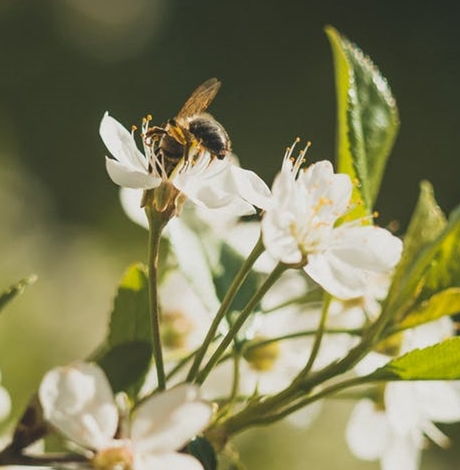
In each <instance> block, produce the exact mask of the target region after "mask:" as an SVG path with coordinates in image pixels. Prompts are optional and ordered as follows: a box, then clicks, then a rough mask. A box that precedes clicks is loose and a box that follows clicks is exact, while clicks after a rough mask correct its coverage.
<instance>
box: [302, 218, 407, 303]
mask: <svg viewBox="0 0 460 470" xmlns="http://www.w3.org/2000/svg"><path fill="white" fill-rule="evenodd" d="M332 236H333V241H332V242H331V244H330V245H329V246H327V247H326V248H325V250H324V251H319V252H318V253H312V254H310V255H309V256H308V265H307V266H306V267H305V271H306V272H307V274H308V275H309V276H311V277H312V278H313V279H314V280H315V281H316V282H317V283H318V284H320V285H321V286H322V287H324V289H326V290H327V291H328V292H329V293H331V294H332V295H334V296H335V297H337V298H339V299H351V298H354V297H361V296H363V295H365V294H366V291H367V289H368V285H369V284H370V283H371V282H372V276H373V275H374V274H373V273H374V272H389V271H390V270H391V269H392V268H393V267H394V266H395V264H396V263H397V262H398V260H399V258H400V256H401V251H402V242H401V240H399V238H397V237H395V236H393V235H391V234H390V232H388V231H387V230H384V229H382V228H378V227H371V226H369V227H339V228H337V229H334V230H333V232H332Z"/></svg>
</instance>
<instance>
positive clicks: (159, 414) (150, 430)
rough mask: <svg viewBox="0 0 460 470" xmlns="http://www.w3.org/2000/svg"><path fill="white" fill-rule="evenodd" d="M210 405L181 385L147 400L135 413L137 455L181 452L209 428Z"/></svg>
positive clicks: (134, 427) (194, 392)
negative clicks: (195, 437) (181, 449)
mask: <svg viewBox="0 0 460 470" xmlns="http://www.w3.org/2000/svg"><path fill="white" fill-rule="evenodd" d="M211 415H212V407H211V405H210V404H208V403H206V402H204V401H201V400H200V399H199V397H198V388H197V387H195V386H192V385H180V386H178V387H176V388H173V389H170V390H167V391H166V392H162V393H159V394H157V395H154V396H153V397H151V398H149V399H148V400H146V401H145V402H144V403H143V404H142V405H141V406H140V407H139V408H138V409H137V410H136V412H135V414H134V416H133V420H132V427H131V438H132V440H133V446H134V448H135V451H136V453H140V454H161V453H171V452H174V451H176V450H178V449H180V448H182V447H183V446H184V445H185V444H186V443H187V442H188V441H190V439H192V438H193V437H194V436H196V435H197V434H198V433H200V432H201V431H203V429H204V428H205V427H206V426H207V425H208V424H209V421H210V419H211Z"/></svg>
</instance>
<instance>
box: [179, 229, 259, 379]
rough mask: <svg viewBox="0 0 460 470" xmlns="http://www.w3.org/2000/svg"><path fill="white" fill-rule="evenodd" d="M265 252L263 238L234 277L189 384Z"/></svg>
mask: <svg viewBox="0 0 460 470" xmlns="http://www.w3.org/2000/svg"><path fill="white" fill-rule="evenodd" d="M263 252H264V246H263V243H262V238H259V240H258V241H257V243H256V245H255V246H254V248H253V249H252V252H251V253H250V254H249V256H248V257H247V258H246V260H245V261H244V263H243V264H242V266H241V268H240V270H239V271H238V273H237V274H236V276H235V277H234V279H233V281H232V283H231V285H230V287H229V289H228V291H227V293H226V294H225V296H224V298H223V300H222V304H221V305H220V307H219V310H218V311H217V313H216V316H215V317H214V319H213V321H212V323H211V326H210V327H209V330H208V332H207V334H206V337H205V339H204V341H203V344H202V346H201V347H200V348H199V350H198V352H197V354H196V356H195V360H194V361H193V364H192V367H191V368H190V371H189V373H188V375H187V379H186V381H187V382H193V380H194V379H195V377H196V375H197V374H198V371H199V369H200V366H201V363H202V361H203V358H204V356H205V355H206V352H207V350H208V348H209V346H210V344H211V343H212V341H213V340H214V338H215V336H216V333H217V329H218V328H219V325H220V322H221V321H222V320H223V319H224V317H225V315H227V313H228V311H229V309H230V307H231V305H232V302H233V300H234V299H235V296H236V294H237V293H238V291H239V289H240V287H241V285H242V284H243V282H244V281H245V279H246V277H247V276H248V274H249V273H250V272H251V268H252V266H253V265H254V263H255V262H256V260H257V258H259V256H260V255H261V254H262V253H263Z"/></svg>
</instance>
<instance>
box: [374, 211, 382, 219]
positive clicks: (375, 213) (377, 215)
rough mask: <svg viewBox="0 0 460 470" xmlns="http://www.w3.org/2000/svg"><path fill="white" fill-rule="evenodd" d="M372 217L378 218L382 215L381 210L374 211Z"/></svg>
mask: <svg viewBox="0 0 460 470" xmlns="http://www.w3.org/2000/svg"><path fill="white" fill-rule="evenodd" d="M372 217H373V218H374V219H376V218H377V217H380V212H379V211H374V212H372Z"/></svg>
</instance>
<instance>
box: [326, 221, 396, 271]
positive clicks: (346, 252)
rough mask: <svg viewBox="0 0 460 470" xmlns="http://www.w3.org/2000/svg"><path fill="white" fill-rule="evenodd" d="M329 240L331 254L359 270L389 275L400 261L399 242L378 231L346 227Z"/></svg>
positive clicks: (333, 234) (381, 229)
mask: <svg viewBox="0 0 460 470" xmlns="http://www.w3.org/2000/svg"><path fill="white" fill-rule="evenodd" d="M332 236H333V241H332V243H331V247H330V248H329V250H330V251H331V253H333V255H334V256H335V257H337V258H339V259H341V260H342V261H343V262H344V263H346V264H349V265H350V266H353V267H355V268H358V269H364V270H367V271H372V272H388V271H390V270H391V269H393V268H394V267H395V265H396V263H397V262H398V261H399V259H400V257H401V252H402V242H401V240H400V239H399V238H398V237H395V236H394V235H392V234H391V233H390V232H389V231H388V230H385V229H383V228H380V227H373V226H370V225H369V226H361V227H350V226H347V225H346V224H345V225H343V226H340V227H338V228H337V229H335V230H334V231H333V232H332Z"/></svg>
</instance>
